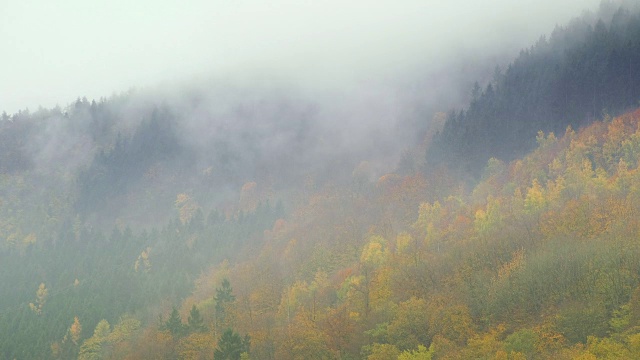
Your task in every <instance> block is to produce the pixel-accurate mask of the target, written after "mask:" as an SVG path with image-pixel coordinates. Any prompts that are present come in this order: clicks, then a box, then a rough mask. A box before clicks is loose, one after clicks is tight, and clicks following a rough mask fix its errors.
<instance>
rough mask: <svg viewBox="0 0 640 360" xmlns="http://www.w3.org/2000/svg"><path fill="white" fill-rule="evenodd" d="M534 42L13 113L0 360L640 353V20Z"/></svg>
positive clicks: (605, 19)
mask: <svg viewBox="0 0 640 360" xmlns="http://www.w3.org/2000/svg"><path fill="white" fill-rule="evenodd" d="M576 15H577V14H576ZM549 30H550V31H549V34H550V35H548V37H546V36H542V37H540V39H539V40H538V41H537V42H536V43H535V44H533V45H531V46H530V47H527V48H525V49H524V50H522V51H521V52H520V54H519V55H517V57H516V58H515V59H511V58H509V57H507V55H504V54H508V53H509V51H510V50H509V49H502V50H500V49H498V50H496V49H487V54H478V57H477V59H480V60H477V59H471V60H468V59H456V60H455V61H454V62H453V63H452V65H451V66H452V68H449V69H445V68H442V69H441V71H437V72H435V73H433V74H429V75H428V76H423V75H424V73H421V74H418V75H415V78H413V79H410V80H407V79H401V80H397V81H395V82H394V81H379V82H376V81H371V82H369V83H365V84H362V85H360V86H354V87H350V88H345V89H341V90H340V91H321V90H317V89H316V90H310V89H308V88H304V87H302V86H297V85H296V84H291V83H289V82H284V81H283V82H279V81H275V80H274V81H263V80H264V79H257V78H255V79H254V78H250V79H248V80H246V81H245V82H244V83H243V82H240V81H239V82H233V81H228V80H224V81H222V80H219V79H218V80H215V81H214V80H211V79H203V80H200V81H192V82H186V83H182V84H180V85H175V84H174V86H165V87H158V88H146V89H139V90H130V91H128V92H126V93H121V94H119V95H113V96H111V97H108V98H100V99H96V100H89V99H87V98H84V97H79V98H77V99H76V100H75V101H73V102H72V103H70V104H69V105H68V106H65V107H60V106H56V107H53V108H50V109H45V108H39V109H38V110H36V111H29V110H27V109H25V110H21V111H19V112H17V113H14V114H7V113H3V114H2V116H1V117H0V264H2V269H3V270H2V271H0V290H1V291H2V296H1V297H0V358H3V359H4V358H7V359H40V358H42V359H49V358H50V359H76V358H77V359H128V358H130V359H144V358H153V359H243V360H246V359H274V360H275V359H285V360H286V359H292V360H293V359H306V358H309V359H342V360H345V359H369V360H375V359H385V360H386V359H399V360H411V359H471V358H476V359H547V358H553V359H575V358H582V359H594V358H604V359H607V358H614V359H636V358H638V357H640V330H639V329H640V306H639V305H638V304H640V302H639V301H640V246H638V241H637V239H638V235H639V234H640V222H639V221H638V219H639V218H640V217H639V216H638V215H640V187H639V186H638V184H640V110H638V106H640V103H639V101H640V85H639V84H638V83H639V81H640V6H639V5H638V4H637V3H635V2H633V1H628V2H627V1H616V2H613V1H605V2H603V3H602V5H601V6H600V8H599V10H598V12H597V13H590V12H585V13H583V14H582V15H581V16H579V17H577V18H575V19H574V20H573V21H571V22H570V23H568V24H567V25H559V26H557V27H556V28H555V30H552V31H551V29H549ZM527 45H528V44H522V46H527ZM488 54H491V55H488ZM495 54H501V55H500V56H498V57H499V58H498V59H497V64H496V62H495V61H493V60H492V61H487V59H493V57H494V56H495ZM476 60H477V61H476ZM469 61H470V63H467V62H469ZM496 65H497V66H496ZM425 66H427V65H425ZM429 66H431V65H429ZM427 67H428V66H427ZM461 69H466V70H465V71H462V70H461ZM494 69H495V70H494ZM476 80H477V82H476ZM474 82H475V85H474V86H472V87H469V85H472V84H473V83H474ZM452 108H453V109H455V110H451V109H452ZM460 109H463V110H460ZM447 111H449V112H448V114H447ZM425 154H426V158H425Z"/></svg>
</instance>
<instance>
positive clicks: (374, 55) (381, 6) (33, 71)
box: [0, 0, 600, 112]
mask: <svg viewBox="0 0 640 360" xmlns="http://www.w3.org/2000/svg"><path fill="white" fill-rule="evenodd" d="M599 2H600V0H477V1H471V0H448V1H435V0H422V1H418V0H375V1H371V0H368V1H363V0H354V1H348V0H347V1H345V0H325V1H319V0H316V1H303V0H298V1H293V0H289V1H286V0H277V1H276V0H262V1H257V0H153V1H150V0H108V1H102V0H98V1H91V0H56V1H51V0H0V49H1V50H0V51H1V52H0V54H1V55H0V111H2V110H7V111H8V112H16V111H17V110H18V109H23V108H25V107H29V108H30V109H31V110H35V109H36V108H37V106H38V105H42V106H44V107H51V106H54V105H55V104H56V103H58V104H60V105H61V106H65V105H67V104H68V103H70V102H71V101H73V100H74V99H75V98H76V97H78V96H87V97H88V98H89V99H91V98H99V97H101V96H109V95H111V94H112V93H114V92H121V91H126V90H127V89H129V88H131V87H146V86H154V85H156V84H159V83H164V84H167V83H169V84H170V83H172V82H173V81H177V80H184V79H190V78H200V77H202V76H205V75H206V76H209V75H213V76H227V75H230V76H236V75H243V76H245V77H246V76H247V74H249V75H248V76H251V74H264V73H273V74H276V75H277V76H286V77H290V79H293V80H294V81H296V82H300V83H301V84H302V85H305V84H312V85H316V86H322V87H331V86H341V84H345V83H348V82H353V81H362V80H366V79H368V78H375V77H385V76H394V75H396V74H399V73H401V72H403V71H411V70H412V69H416V68H423V69H424V68H427V69H428V68H429V67H430V66H431V64H442V63H446V62H447V60H448V59H449V58H450V57H451V56H459V54H461V53H464V54H469V53H472V52H473V51H482V50H483V48H484V47H488V48H495V47H496V46H501V45H502V44H510V45H514V44H518V46H519V47H520V45H519V44H520V43H521V44H522V46H528V45H530V43H531V42H532V41H534V40H535V39H536V38H537V37H538V36H540V35H541V34H544V33H549V32H550V31H551V30H552V29H553V27H554V25H555V24H564V23H566V22H567V21H568V20H569V19H571V18H572V17H575V16H578V15H580V13H581V12H582V11H583V10H585V9H591V10H595V9H596V8H597V5H598V4H599ZM434 68H435V67H434Z"/></svg>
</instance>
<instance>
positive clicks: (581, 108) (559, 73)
mask: <svg viewBox="0 0 640 360" xmlns="http://www.w3.org/2000/svg"><path fill="white" fill-rule="evenodd" d="M471 91H472V101H471V103H470V104H469V105H468V107H467V108H466V109H463V110H459V111H451V112H450V113H449V115H448V118H447V121H446V123H445V125H444V128H443V129H442V131H441V132H440V133H439V134H438V135H436V136H435V138H434V141H433V143H432V145H431V146H430V148H429V150H428V154H427V160H428V163H429V164H431V165H433V164H437V163H442V162H445V163H449V164H452V166H453V167H454V168H457V169H458V170H463V171H464V172H467V173H470V174H472V175H476V176H477V175H478V174H479V173H480V171H481V170H482V169H483V168H484V167H485V166H486V163H487V160H488V159H489V158H490V157H496V158H500V159H502V160H507V161H509V160H513V159H515V158H517V157H520V156H522V155H524V154H525V153H527V152H528V151H530V150H531V149H533V148H534V147H535V135H536V133H537V132H538V131H540V130H542V131H545V132H550V131H552V132H556V133H558V132H560V133H564V131H565V129H566V127H567V126H569V125H570V126H572V127H573V128H577V127H580V126H584V125H587V124H589V123H591V122H592V121H594V120H595V119H597V118H600V117H601V116H603V114H604V113H608V114H611V115H616V114H620V113H622V112H624V111H625V110H628V109H629V108H632V107H634V106H637V105H638V102H639V101H640V13H639V11H638V6H637V5H636V6H629V5H627V6H622V5H619V6H618V5H615V4H614V3H606V2H605V3H603V5H602V6H601V9H600V11H599V13H598V14H597V15H594V14H584V15H583V16H582V17H580V18H577V19H575V20H573V21H572V22H571V23H570V24H569V25H568V26H565V27H557V28H556V29H555V30H554V31H553V32H552V34H551V36H549V38H548V39H547V38H546V37H544V36H543V37H541V38H540V39H539V40H538V41H537V42H536V44H535V45H533V46H532V47H530V48H529V49H525V50H522V51H521V53H520V55H519V56H518V57H517V58H516V59H515V60H514V61H513V62H512V63H511V64H510V65H509V66H508V68H507V69H506V70H504V71H502V70H501V69H500V68H496V71H495V74H494V77H493V81H492V82H491V83H489V84H487V85H486V86H484V87H482V86H480V85H479V84H478V83H476V85H475V86H474V88H473V89H472V90H471Z"/></svg>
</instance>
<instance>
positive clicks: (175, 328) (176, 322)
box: [162, 306, 185, 337]
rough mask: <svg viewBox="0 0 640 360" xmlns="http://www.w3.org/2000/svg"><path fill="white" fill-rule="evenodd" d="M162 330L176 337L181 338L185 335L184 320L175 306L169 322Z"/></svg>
mask: <svg viewBox="0 0 640 360" xmlns="http://www.w3.org/2000/svg"><path fill="white" fill-rule="evenodd" d="M162 329H163V330H168V331H169V332H170V333H171V335H173V336H174V337H180V336H182V335H184V333H185V326H184V324H183V323H182V318H181V317H180V314H179V313H178V309H177V308H176V307H175V306H174V307H173V308H172V310H171V314H170V315H169V318H168V319H167V321H166V322H165V323H164V325H163V327H162Z"/></svg>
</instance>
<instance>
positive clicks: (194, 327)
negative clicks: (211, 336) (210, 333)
mask: <svg viewBox="0 0 640 360" xmlns="http://www.w3.org/2000/svg"><path fill="white" fill-rule="evenodd" d="M187 324H188V325H187V327H188V330H189V332H190V333H192V332H206V331H207V326H206V325H205V324H204V319H203V318H202V315H200V311H198V308H197V307H196V306H195V305H193V306H192V307H191V312H189V319H188V322H187Z"/></svg>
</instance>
